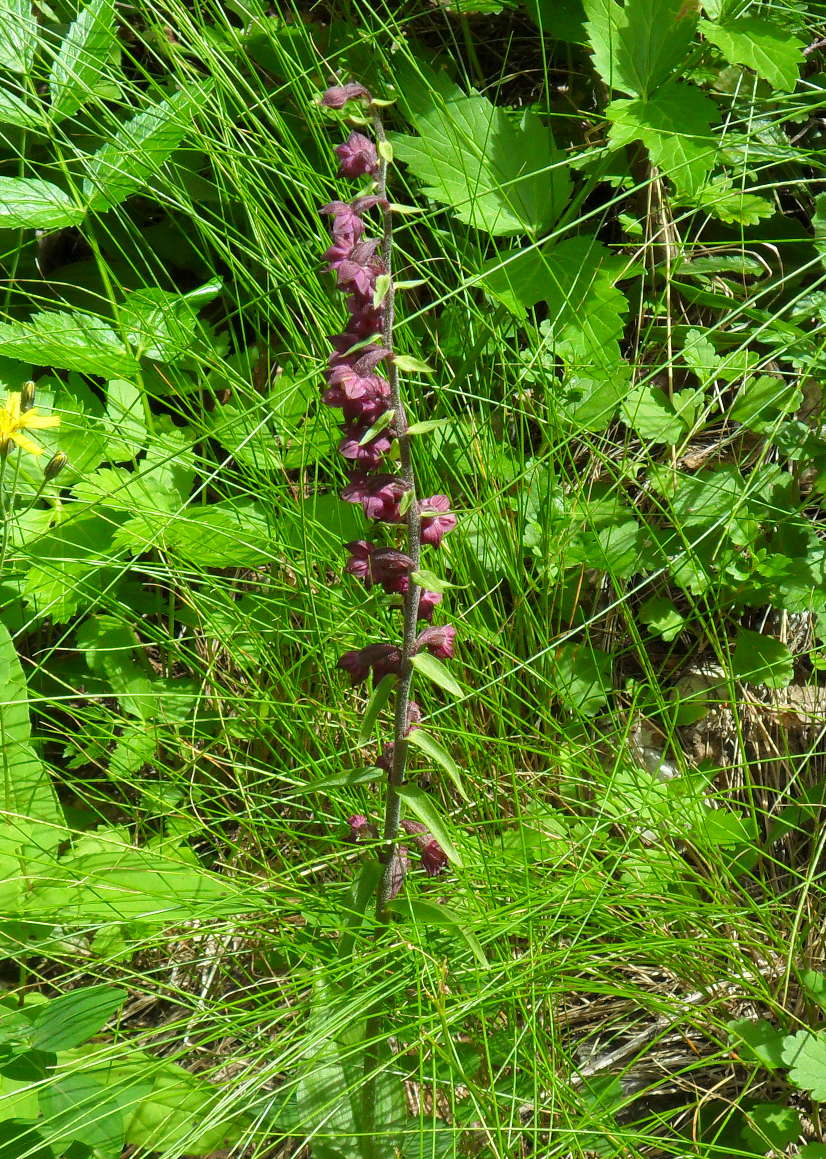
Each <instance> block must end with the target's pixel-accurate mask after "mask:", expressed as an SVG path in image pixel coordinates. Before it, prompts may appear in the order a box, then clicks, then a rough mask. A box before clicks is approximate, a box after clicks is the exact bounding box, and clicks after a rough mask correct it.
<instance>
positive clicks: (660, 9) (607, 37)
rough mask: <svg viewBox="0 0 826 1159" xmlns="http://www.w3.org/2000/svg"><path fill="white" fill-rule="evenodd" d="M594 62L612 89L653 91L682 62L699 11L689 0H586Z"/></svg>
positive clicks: (638, 93)
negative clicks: (619, 1)
mask: <svg viewBox="0 0 826 1159" xmlns="http://www.w3.org/2000/svg"><path fill="white" fill-rule="evenodd" d="M584 7H585V13H586V16H587V18H588V20H587V23H586V25H585V28H586V31H587V33H588V39H589V40H590V42H591V46H592V48H593V50H594V65H595V66H596V69H597V71H598V72H599V74H600V75H601V77H602V79H603V80H604V81H605V83H606V84H607V85H608V87H609V88H614V89H620V90H621V91H622V92H626V93H631V94H632V95H634V96H639V97H645V96H648V95H649V94H651V93H653V92H654V91H655V90H656V89H658V88H659V87H660V85H662V84H663V83H664V82H665V81H666V80H668V78H669V77H670V76H671V75H672V73H673V72H674V71H675V69H676V68H677V67H678V66H679V65H680V64H681V63H682V62H683V60H684V59H685V56H686V54H687V53H688V50H689V48H690V47H691V44H692V42H693V40H694V30H695V28H696V25H697V11H696V7H695V5H694V4H692V3H690V0H689V2H686V0H626V3H625V5H624V6H622V7H621V6H620V5H619V4H617V3H615V2H614V0H585V4H584Z"/></svg>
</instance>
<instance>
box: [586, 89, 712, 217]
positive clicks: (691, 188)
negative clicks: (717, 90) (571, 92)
mask: <svg viewBox="0 0 826 1159" xmlns="http://www.w3.org/2000/svg"><path fill="white" fill-rule="evenodd" d="M605 115H606V116H607V118H608V120H609V121H611V129H610V132H609V134H608V136H609V140H610V141H611V144H612V145H614V146H616V147H617V148H619V147H621V146H624V145H629V144H630V143H631V142H632V141H642V143H643V145H645V147H646V149H647V150H648V155H649V157H650V158H651V161H652V163H653V164H654V165H656V166H657V167H658V168H659V169H661V170H662V172H663V175H664V176H665V177H668V178H669V179H670V180H671V181H673V183H674V187H675V190H676V192H677V193H678V194H679V195H680V196H682V195H687V196H691V195H693V194H694V193H696V191H697V190H698V189H700V187H701V185H702V183H703V180H704V179H705V176H706V174H707V173H708V171H709V170H710V169H711V167H712V165H713V164H714V158H715V153H716V148H717V144H716V141H715V138H714V137H713V135H712V132H711V125H712V123H713V122H714V121H716V120H717V117H718V114H717V107H716V105H715V104H714V102H713V101H711V100H710V99H709V98H708V97H707V96H705V94H704V93H702V92H701V91H700V90H699V89H698V88H697V87H696V86H695V85H690V84H684V83H682V82H680V81H670V82H669V83H668V84H667V85H664V86H663V88H661V89H660V90H659V91H658V92H657V93H655V94H654V95H653V96H651V97H649V98H648V99H647V100H643V99H640V100H619V101H612V102H611V104H610V105H609V106H608V108H607V109H606V110H605Z"/></svg>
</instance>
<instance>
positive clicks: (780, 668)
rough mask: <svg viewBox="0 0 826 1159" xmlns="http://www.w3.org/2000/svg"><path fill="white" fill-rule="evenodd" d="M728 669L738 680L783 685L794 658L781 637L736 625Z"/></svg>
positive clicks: (790, 675) (789, 678)
mask: <svg viewBox="0 0 826 1159" xmlns="http://www.w3.org/2000/svg"><path fill="white" fill-rule="evenodd" d="M731 670H732V675H734V676H735V677H736V678H737V679H738V680H746V681H748V682H749V683H751V684H765V685H766V687H767V688H785V687H786V686H787V685H788V684H791V682H792V678H793V677H794V658H793V656H792V654H791V652H790V651H789V648H788V645H786V644H784V643H783V642H782V641H781V640H775V638H774V637H773V636H764V635H763V634H762V633H761V632H752V631H750V630H749V629H748V628H738V629H737V638H736V644H735V648H734V655H733V656H732V660H731Z"/></svg>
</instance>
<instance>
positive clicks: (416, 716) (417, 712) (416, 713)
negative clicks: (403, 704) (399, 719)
mask: <svg viewBox="0 0 826 1159" xmlns="http://www.w3.org/2000/svg"><path fill="white" fill-rule="evenodd" d="M421 719H422V710H421V708H419V706H418V704H417V703H416V701H415V700H411V701H409V703H408V705H407V728H406V729H405V732H404V735H405V736H410V734H411V732H412V731H413V729H414V728H418V727H419V721H420V720H421Z"/></svg>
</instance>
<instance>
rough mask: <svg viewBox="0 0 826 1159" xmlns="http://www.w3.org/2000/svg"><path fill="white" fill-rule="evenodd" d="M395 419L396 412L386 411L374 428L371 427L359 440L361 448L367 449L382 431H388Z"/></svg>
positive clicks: (377, 420)
mask: <svg viewBox="0 0 826 1159" xmlns="http://www.w3.org/2000/svg"><path fill="white" fill-rule="evenodd" d="M395 417H396V412H395V411H394V410H386V411H384V413H383V414H380V415H379V417H378V418H377V419H376V421H375V422H374V423H373V425H372V427H369V428H368V429H367V430H366V431H365V432H364V434H363V435H362V436H361V438H360V439H359V446H360V447H366V446H367V444H368V443H369V442H370V441H371V440H372V439H374V438H375V437H376V435H380V434H381V432H382V431H385V430H387V428H388V427H389V426H390V424H391V423H392V421H393V419H394V418H395Z"/></svg>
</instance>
